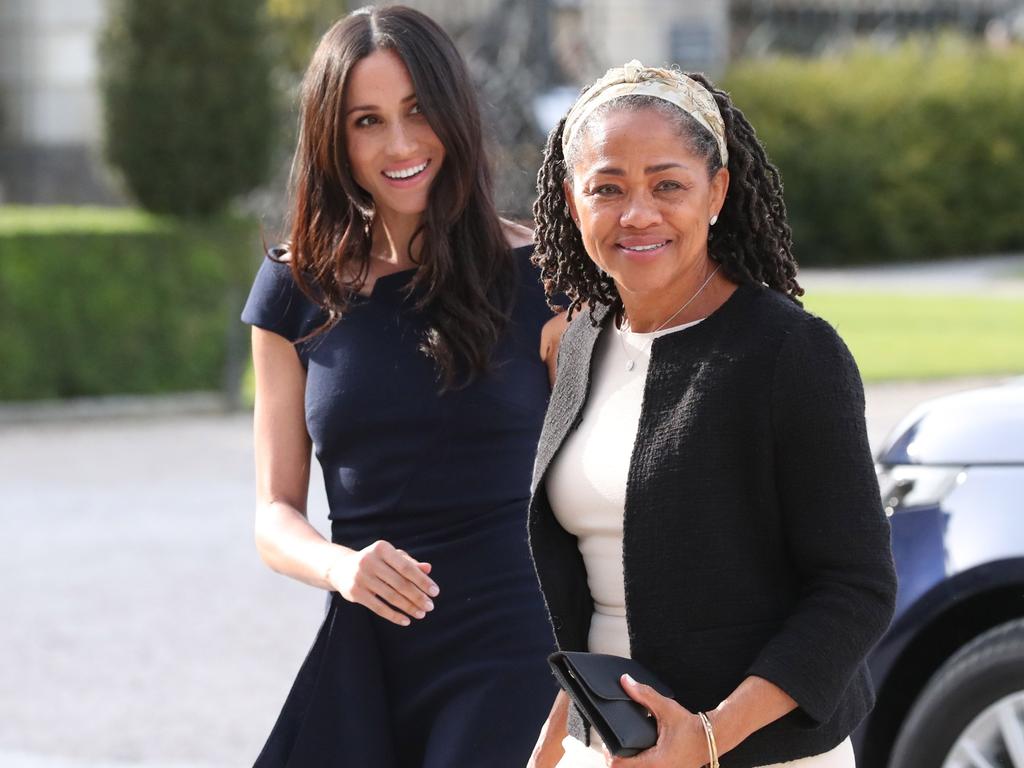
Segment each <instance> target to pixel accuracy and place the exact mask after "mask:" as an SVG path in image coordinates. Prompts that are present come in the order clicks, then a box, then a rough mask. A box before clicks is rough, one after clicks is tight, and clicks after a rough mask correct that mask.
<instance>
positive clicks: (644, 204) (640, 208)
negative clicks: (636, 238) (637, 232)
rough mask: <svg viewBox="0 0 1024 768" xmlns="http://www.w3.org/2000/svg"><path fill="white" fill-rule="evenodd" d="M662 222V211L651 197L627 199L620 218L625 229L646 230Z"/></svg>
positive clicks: (640, 196) (630, 197)
mask: <svg viewBox="0 0 1024 768" xmlns="http://www.w3.org/2000/svg"><path fill="white" fill-rule="evenodd" d="M660 221H661V211H660V210H658V206H657V205H655V203H654V200H653V199H651V196H650V195H646V194H638V195H630V196H629V197H627V198H626V207H625V209H624V210H623V211H622V215H621V216H620V217H619V223H620V224H621V225H622V226H624V227H631V228H633V229H644V228H646V227H650V226H652V225H654V224H657V223H659V222H660Z"/></svg>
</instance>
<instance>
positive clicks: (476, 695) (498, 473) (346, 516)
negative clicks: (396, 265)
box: [242, 248, 557, 768]
mask: <svg viewBox="0 0 1024 768" xmlns="http://www.w3.org/2000/svg"><path fill="white" fill-rule="evenodd" d="M515 253H516V256H517V266H518V277H517V279H518V281H519V292H518V298H517V300H516V303H515V308H514V310H513V314H512V321H511V323H510V325H509V326H508V327H507V329H506V331H505V333H504V336H503V338H502V340H501V341H500V343H499V345H498V346H497V348H496V350H495V354H494V365H493V366H492V371H491V372H490V373H489V374H488V375H485V376H483V377H480V378H478V380H476V381H475V382H474V383H472V384H471V385H469V386H468V387H466V388H464V389H460V390H456V391H450V392H447V393H444V394H439V393H438V386H437V383H436V381H437V374H436V367H435V364H434V362H433V361H432V360H431V359H429V358H428V357H427V356H426V355H425V354H424V353H423V352H421V351H420V349H419V347H420V343H421V338H422V336H423V331H424V329H425V323H424V318H423V317H422V316H421V315H420V314H419V313H417V312H416V311H415V309H414V307H413V306H412V304H413V300H412V299H411V298H409V297H408V295H407V291H406V290H405V289H406V288H407V287H408V285H409V283H410V282H411V279H412V277H413V274H414V272H413V271H412V270H410V271H405V272H399V273H395V274H392V275H387V276H385V277H381V278H378V279H377V281H376V283H375V284H374V287H373V292H372V294H371V295H369V296H366V297H363V296H359V297H356V303H355V305H354V306H353V308H352V310H351V311H350V312H349V313H347V314H346V315H345V317H344V318H343V319H342V320H341V321H340V322H339V323H338V324H337V325H336V326H335V327H334V328H332V329H331V330H330V331H328V332H327V333H324V334H320V335H318V336H316V337H314V338H313V339H311V340H309V341H307V342H303V343H300V344H298V345H297V347H296V349H297V352H298V355H299V358H300V360H301V362H302V364H303V366H304V367H305V368H306V372H307V375H306V397H305V410H306V426H307V429H308V431H309V435H310V437H311V438H312V441H313V446H314V448H315V451H316V455H317V458H318V459H319V462H320V465H321V467H322V469H323V473H324V482H325V485H326V490H327V498H328V502H329V506H330V518H331V531H332V538H333V540H334V541H335V542H337V543H339V544H344V545H345V546H347V547H351V548H352V549H356V550H358V549H361V548H363V547H365V546H367V545H368V544H371V543H373V542H374V541H376V540H378V539H385V540H387V541H390V542H391V543H392V544H394V545H395V546H396V547H398V548H400V549H404V550H406V551H407V552H409V554H410V555H412V557H414V558H416V559H417V560H420V561H426V562H429V563H431V564H432V565H433V570H432V571H431V574H430V576H431V578H432V579H434V581H436V582H437V584H438V586H439V587H440V588H441V593H440V595H439V596H438V597H437V598H436V599H435V601H434V603H435V606H436V607H435V608H434V610H433V611H431V612H430V613H428V614H427V617H426V618H425V619H421V620H416V619H413V621H412V625H411V626H408V627H399V626H397V625H394V624H392V623H390V622H388V621H386V620H384V619H381V618H380V617H378V616H377V615H376V614H374V613H373V612H371V611H370V610H369V609H367V608H365V607H363V606H361V605H356V604H353V603H350V602H348V601H346V600H345V599H344V598H342V597H341V596H340V595H338V594H334V595H332V596H331V600H330V605H329V608H328V611H327V615H326V618H325V619H324V623H323V626H322V627H321V629H320V631H319V633H318V635H317V637H316V640H315V642H314V644H313V647H312V648H311V650H310V652H309V655H308V656H307V658H306V660H305V662H304V664H303V665H302V668H301V669H300V670H299V673H298V676H297V678H296V680H295V683H294V685H293V687H292V690H291V692H290V694H289V695H288V699H287V701H286V702H285V705H284V708H283V710H282V712H281V715H280V717H279V718H278V720H277V723H276V724H275V726H274V729H273V731H272V732H271V735H270V737H269V739H268V741H267V744H266V746H265V747H264V748H263V751H262V752H261V754H260V756H259V757H258V759H257V760H256V766H257V767H258V768H271V767H273V768H280V767H282V766H289V767H290V768H315V767H318V766H324V767H325V768H326V767H327V766H331V768H336V767H337V766H354V767H355V766H358V767H362V766H366V767H370V766H372V767H373V768H472V767H473V766H481V768H483V767H484V766H486V767H487V768H502V767H503V766H508V767H509V768H513V767H514V768H522V766H523V765H524V764H525V762H526V760H527V759H528V757H529V755H530V751H531V749H532V747H533V744H534V743H535V741H536V738H537V735H538V733H539V730H540V727H541V725H542V724H543V722H544V719H545V718H546V716H547V713H548V711H549V709H550V707H551V703H552V701H553V700H554V696H555V693H556V692H557V689H556V687H555V685H554V682H553V680H552V678H551V675H550V674H549V672H548V668H547V663H546V660H545V659H546V656H547V654H548V653H549V652H550V651H551V650H553V648H554V640H553V637H552V634H551V629H550V627H549V624H548V620H547V614H546V612H545V610H544V606H543V602H542V598H541V595H540V591H539V588H538V585H537V579H536V576H535V574H534V570H533V566H532V563H531V560H530V554H529V549H528V547H527V542H526V522H525V521H526V508H527V504H528V503H529V487H530V476H531V472H532V467H533V460H534V455H535V452H536V447H537V439H538V436H539V434H540V428H541V424H542V421H543V418H544V412H545V408H546V406H547V400H548V379H547V370H546V368H545V366H544V364H543V362H542V361H541V360H540V358H539V352H538V350H539V346H540V330H541V327H542V326H543V325H544V323H545V321H546V320H547V319H548V318H549V317H550V316H551V312H550V310H549V309H548V308H547V306H546V304H545V301H544V296H543V291H542V288H541V285H540V283H539V280H538V275H537V271H536V269H535V268H534V267H533V266H532V265H530V263H529V253H530V249H529V248H522V249H517V250H516V252H515ZM242 319H243V320H244V321H245V322H247V323H250V324H253V325H256V326H259V327H260V328H264V329H266V330H269V331H273V332H274V333H277V334H280V335H281V336H284V337H285V338H287V339H289V340H292V341H295V340H296V339H298V338H301V337H302V336H304V335H305V334H307V333H308V332H309V331H311V330H313V329H314V328H316V327H317V326H318V325H319V324H320V322H321V321H322V319H323V314H322V313H321V310H320V309H319V308H318V307H317V306H316V305H315V304H314V303H313V302H311V301H309V300H308V299H307V298H306V297H305V295H304V294H302V292H301V291H299V290H298V288H297V286H295V284H294V282H293V280H292V276H291V272H290V269H289V267H288V265H286V264H281V263H278V262H275V261H272V260H270V259H265V260H264V262H263V264H262V266H261V267H260V270H259V273H258V274H257V276H256V281H255V284H254V285H253V288H252V292H251V293H250V295H249V299H248V301H247V302H246V305H245V309H244V311H243V313H242Z"/></svg>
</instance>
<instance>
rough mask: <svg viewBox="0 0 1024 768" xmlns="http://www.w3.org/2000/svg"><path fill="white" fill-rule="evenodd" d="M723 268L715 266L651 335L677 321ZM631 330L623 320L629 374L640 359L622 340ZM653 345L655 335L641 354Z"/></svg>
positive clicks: (719, 265)
mask: <svg viewBox="0 0 1024 768" xmlns="http://www.w3.org/2000/svg"><path fill="white" fill-rule="evenodd" d="M721 266H722V265H721V264H718V265H717V266H715V268H714V270H713V271H712V272H711V274H710V275H708V277H707V279H706V280H705V281H704V282H703V283H701V286H700V288H698V289H697V292H696V293H695V294H693V296H691V297H690V298H689V299H687V300H686V303H685V304H683V306H681V307H680V308H679V309H677V310H676V311H675V312H673V313H672V314H671V315H669V316H668V318H667V319H666V320H665V322H663V323H662V324H661V325H659V326H658V327H657V328H655V329H654V330H653V331H650V332H649V333H650V334H655V333H657V332H658V331H660V330H662V329H663V328H664V327H665V326H667V325H668V324H669V323H671V322H672V321H673V320H675V319H676V318H677V317H679V315H680V313H681V312H682V311H683V310H684V309H686V308H687V307H688V306H690V305H691V304H692V303H693V301H694V299H696V298H697V297H698V296H700V295H701V293H702V292H703V291H704V289H705V288H707V287H708V283H710V282H711V280H712V278H714V276H715V275H717V274H718V270H719V269H720V268H721ZM630 328H631V326H630V323H629V318H628V317H627V318H625V319H624V320H623V322H622V327H621V328H620V329H619V330H620V332H621V333H620V334H619V344H621V345H622V354H624V355H625V356H626V371H627V372H631V371H633V369H634V368H636V361H637V359H638V358H633V357H630V355H629V352H628V351H627V350H626V342H625V341H623V340H622V336H623V334H626V333H633V331H632V330H630ZM653 344H654V338H653V335H652V337H651V340H650V341H649V342H648V343H647V346H646V347H644V348H643V349H641V351H640V354H641V355H642V354H643V353H644V352H646V351H647V350H648V349H649V348H650V347H651V346H652V345H653Z"/></svg>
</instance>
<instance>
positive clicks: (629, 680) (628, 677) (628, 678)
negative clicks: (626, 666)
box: [623, 674, 637, 685]
mask: <svg viewBox="0 0 1024 768" xmlns="http://www.w3.org/2000/svg"><path fill="white" fill-rule="evenodd" d="M623 677H624V678H626V682H627V683H629V684H630V685H636V684H637V682H636V680H634V679H633V678H632V677H630V676H629V675H628V674H627V675H623Z"/></svg>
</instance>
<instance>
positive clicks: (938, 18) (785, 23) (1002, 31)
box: [730, 0, 1024, 58]
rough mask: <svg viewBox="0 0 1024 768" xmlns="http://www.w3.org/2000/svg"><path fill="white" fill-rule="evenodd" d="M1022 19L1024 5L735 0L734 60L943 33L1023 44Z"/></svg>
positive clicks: (1004, 0) (989, 0)
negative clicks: (913, 35)
mask: <svg viewBox="0 0 1024 768" xmlns="http://www.w3.org/2000/svg"><path fill="white" fill-rule="evenodd" d="M1022 13H1024V2H1022V0H732V1H731V8H730V19H731V22H732V24H731V39H730V56H731V57H732V58H738V57H757V56H763V55H766V54H769V53H782V52H785V53H795V54H801V55H812V56H813V55H820V54H825V53H829V52H830V51H834V50H842V48H844V47H845V46H847V45H849V43H850V42H851V41H853V40H857V39H870V40H872V41H874V42H876V43H879V44H883V45H884V44H886V43H888V42H890V41H892V42H895V41H897V40H899V39H901V38H903V37H906V36H907V35H908V34H912V33H915V32H921V33H928V32H936V31H939V30H942V29H957V30H959V31H961V32H963V33H965V34H968V35H978V36H983V35H984V36H988V37H993V36H1004V37H1006V38H1007V39H1009V38H1016V39H1017V40H1022V39H1024V23H1022V22H1024V16H1022Z"/></svg>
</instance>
